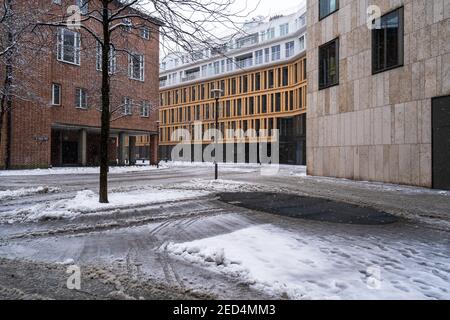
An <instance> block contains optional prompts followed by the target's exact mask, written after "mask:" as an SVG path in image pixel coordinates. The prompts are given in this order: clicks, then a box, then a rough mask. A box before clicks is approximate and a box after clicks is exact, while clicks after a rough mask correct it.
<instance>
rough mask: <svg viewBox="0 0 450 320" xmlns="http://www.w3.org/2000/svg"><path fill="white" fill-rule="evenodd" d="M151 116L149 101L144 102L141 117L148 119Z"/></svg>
mask: <svg viewBox="0 0 450 320" xmlns="http://www.w3.org/2000/svg"><path fill="white" fill-rule="evenodd" d="M149 116H150V104H149V103H148V101H144V102H142V106H141V117H146V118H148V117H149Z"/></svg>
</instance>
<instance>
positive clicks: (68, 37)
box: [57, 28, 81, 65]
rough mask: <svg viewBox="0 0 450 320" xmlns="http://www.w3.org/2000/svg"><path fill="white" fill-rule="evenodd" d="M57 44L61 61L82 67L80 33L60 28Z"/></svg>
mask: <svg viewBox="0 0 450 320" xmlns="http://www.w3.org/2000/svg"><path fill="white" fill-rule="evenodd" d="M57 43H58V44H57V55H58V57H57V58H58V60H59V61H64V62H68V63H72V64H76V65H80V46H81V38H80V34H79V33H78V32H75V31H72V30H68V29H64V28H59V29H58V41H57Z"/></svg>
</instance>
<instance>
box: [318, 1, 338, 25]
mask: <svg viewBox="0 0 450 320" xmlns="http://www.w3.org/2000/svg"><path fill="white" fill-rule="evenodd" d="M338 9H339V0H319V20H322V19H323V18H325V17H328V16H329V15H330V14H332V13H334V12H335V11H337V10H338Z"/></svg>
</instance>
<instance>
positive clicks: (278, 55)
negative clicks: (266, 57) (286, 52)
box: [272, 45, 281, 61]
mask: <svg viewBox="0 0 450 320" xmlns="http://www.w3.org/2000/svg"><path fill="white" fill-rule="evenodd" d="M280 51H281V47H280V45H277V46H273V47H272V61H275V60H280V58H281V52H280Z"/></svg>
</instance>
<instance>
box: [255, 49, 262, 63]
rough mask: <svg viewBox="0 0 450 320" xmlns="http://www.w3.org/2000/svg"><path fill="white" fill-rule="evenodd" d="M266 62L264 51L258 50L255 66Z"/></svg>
mask: <svg viewBox="0 0 450 320" xmlns="http://www.w3.org/2000/svg"><path fill="white" fill-rule="evenodd" d="M263 62H264V50H262V49H261V50H256V52H255V64H257V65H258V64H262V63H263Z"/></svg>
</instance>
